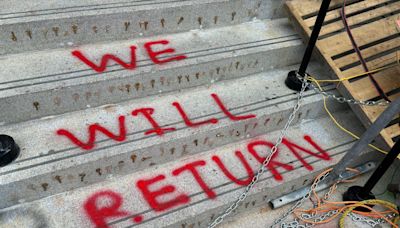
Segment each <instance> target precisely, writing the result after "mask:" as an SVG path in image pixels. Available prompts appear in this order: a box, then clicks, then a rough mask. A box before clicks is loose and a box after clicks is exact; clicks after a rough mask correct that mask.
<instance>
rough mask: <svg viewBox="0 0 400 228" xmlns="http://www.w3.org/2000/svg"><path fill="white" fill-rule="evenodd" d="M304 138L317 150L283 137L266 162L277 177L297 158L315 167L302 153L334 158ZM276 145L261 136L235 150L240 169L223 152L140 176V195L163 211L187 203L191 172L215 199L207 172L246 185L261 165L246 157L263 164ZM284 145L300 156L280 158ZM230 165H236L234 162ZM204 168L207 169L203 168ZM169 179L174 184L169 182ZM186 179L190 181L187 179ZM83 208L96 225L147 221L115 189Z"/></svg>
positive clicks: (96, 196) (92, 198)
mask: <svg viewBox="0 0 400 228" xmlns="http://www.w3.org/2000/svg"><path fill="white" fill-rule="evenodd" d="M304 140H305V141H306V142H307V143H308V144H309V145H311V147H312V148H314V150H316V152H313V151H312V150H311V149H307V148H305V147H303V146H300V145H298V144H296V143H294V142H292V141H290V140H289V139H286V138H285V139H284V140H283V141H282V145H283V147H284V148H282V147H280V148H279V149H278V150H277V152H276V153H275V155H274V156H273V157H272V159H271V161H270V163H269V164H268V165H267V166H266V168H267V169H268V170H269V171H270V172H271V174H272V176H273V178H274V179H275V180H277V181H282V180H283V177H282V174H281V171H282V169H284V170H287V171H293V170H294V169H295V167H294V166H293V163H294V162H295V161H296V160H297V161H299V162H300V163H301V164H302V166H303V167H305V168H306V169H308V170H310V171H311V170H313V167H312V165H311V164H310V163H308V162H307V161H306V160H305V159H304V157H303V156H302V155H301V153H303V154H307V155H311V156H312V157H317V158H318V159H322V160H326V161H328V160H331V157H330V156H329V154H328V153H327V152H326V151H324V150H323V149H322V148H321V147H320V146H319V145H318V144H317V143H316V142H315V141H314V140H313V139H312V138H311V136H309V135H305V136H304ZM273 145H274V144H273V143H272V142H270V141H267V140H257V141H253V142H250V143H248V144H247V145H246V146H247V153H246V154H244V153H243V152H241V151H240V150H237V151H234V153H231V154H229V155H228V156H233V155H234V156H236V158H237V159H238V160H239V162H237V164H240V166H241V167H243V169H240V167H239V166H238V165H234V166H233V167H235V168H233V169H234V171H233V172H232V171H230V170H229V169H228V166H227V165H226V164H225V163H224V161H223V160H222V158H221V157H220V156H218V155H212V156H211V158H210V159H209V160H210V161H206V160H203V159H200V160H195V161H191V162H189V163H185V164H182V165H180V166H178V167H176V168H174V169H172V170H171V171H170V172H169V173H170V176H169V177H167V176H166V175H164V174H154V176H153V177H150V178H142V177H139V178H138V179H136V182H135V183H136V190H137V191H138V192H139V193H140V196H141V197H143V199H144V201H145V202H146V203H147V204H148V206H149V207H150V208H151V209H152V210H153V211H155V212H163V211H166V210H170V209H173V208H176V207H180V206H183V205H187V204H189V203H190V201H191V198H190V195H192V194H196V193H197V192H186V193H185V192H183V191H181V190H179V189H178V186H179V185H180V179H179V176H181V175H182V174H184V173H185V174H186V175H188V174H189V175H190V176H191V177H192V178H193V186H195V185H197V186H199V188H201V189H202V191H203V192H204V193H205V195H206V196H207V198H208V199H210V200H213V199H216V198H217V197H218V195H217V193H216V192H215V190H214V189H213V187H211V186H210V185H209V184H208V183H207V182H206V180H205V178H204V177H205V176H206V175H212V176H215V175H219V176H218V177H220V178H221V181H220V182H219V183H218V184H221V183H225V182H226V180H227V181H228V182H229V183H234V184H236V185H238V186H246V185H248V184H249V183H250V182H251V180H252V179H253V177H254V175H255V172H254V170H256V169H257V168H258V167H257V166H252V165H251V163H250V162H249V161H248V159H246V157H253V158H255V159H256V160H257V161H258V163H259V164H262V162H263V161H264V159H265V157H266V156H267V154H268V153H269V151H270V149H271V148H272V147H273ZM281 149H286V150H287V151H288V152H290V153H291V154H293V156H294V157H295V159H296V160H294V161H293V160H292V161H290V162H289V163H283V162H280V161H278V155H279V153H280V150H281ZM285 157H286V156H285ZM215 166H216V167H217V168H218V170H219V172H210V173H209V172H205V170H215ZM230 166H231V167H232V165H231V164H230ZM278 168H279V169H278ZM200 169H201V170H203V171H201V170H200ZM239 171H241V173H243V175H241V176H239V174H238V173H239ZM233 173H236V176H235V174H233ZM152 175H153V174H152ZM243 176H244V177H243ZM163 182H164V183H163ZM166 182H168V183H174V184H167V183H166ZM183 183H186V184H187V182H183ZM234 188H235V187H232V189H234ZM196 195H197V194H196ZM105 199H106V200H107V202H108V204H107V205H104V204H103V205H102V206H100V205H99V203H98V202H99V201H100V200H105ZM134 204H135V202H129V203H127V205H134ZM83 208H84V210H85V212H86V215H87V216H88V217H89V218H90V220H91V221H92V223H93V224H94V225H96V227H109V226H108V224H107V221H109V220H110V219H117V218H121V217H124V218H126V219H131V220H132V221H133V222H135V223H140V222H143V219H144V215H141V214H138V213H133V212H128V211H126V210H124V209H123V196H122V195H121V194H119V193H117V192H115V191H112V190H103V191H99V192H96V193H94V194H93V195H91V196H89V197H88V199H87V200H86V201H85V202H84V204H83Z"/></svg>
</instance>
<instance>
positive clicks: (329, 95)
mask: <svg viewBox="0 0 400 228" xmlns="http://www.w3.org/2000/svg"><path fill="white" fill-rule="evenodd" d="M297 78H298V79H299V80H301V81H304V80H306V79H304V77H303V76H301V75H300V74H297ZM309 86H310V88H311V89H313V90H314V91H315V92H316V93H319V94H321V95H323V96H324V97H326V98H329V99H333V100H336V101H337V102H339V103H348V104H353V105H364V106H376V105H381V106H387V105H389V104H390V102H389V101H361V100H355V99H350V98H346V97H341V96H336V95H335V94H333V93H328V92H325V91H323V90H320V89H319V88H318V87H317V86H315V85H314V84H312V83H309Z"/></svg>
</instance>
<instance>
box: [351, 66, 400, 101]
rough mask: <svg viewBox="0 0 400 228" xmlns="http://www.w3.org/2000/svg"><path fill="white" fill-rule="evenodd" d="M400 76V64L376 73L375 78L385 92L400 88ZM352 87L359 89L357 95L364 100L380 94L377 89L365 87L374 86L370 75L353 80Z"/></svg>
mask: <svg viewBox="0 0 400 228" xmlns="http://www.w3.org/2000/svg"><path fill="white" fill-rule="evenodd" d="M399 77H400V66H399V67H393V68H390V69H387V70H385V71H383V72H380V73H376V74H374V78H375V80H376V81H377V82H378V84H379V85H380V87H381V88H382V89H383V91H385V92H390V91H393V90H395V89H397V88H400V80H398V78H399ZM351 88H352V89H353V90H355V91H358V93H357V95H358V96H359V97H360V98H361V99H363V100H370V99H373V98H375V97H377V96H379V94H378V92H377V91H376V90H375V89H365V88H373V84H372V82H371V80H370V79H369V78H368V77H366V78H363V79H360V80H357V81H355V82H352V83H351Z"/></svg>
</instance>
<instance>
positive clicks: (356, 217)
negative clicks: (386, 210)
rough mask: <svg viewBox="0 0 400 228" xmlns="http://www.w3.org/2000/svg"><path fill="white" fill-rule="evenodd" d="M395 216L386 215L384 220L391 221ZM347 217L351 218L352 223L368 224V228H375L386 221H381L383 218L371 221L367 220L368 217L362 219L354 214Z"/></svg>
mask: <svg viewBox="0 0 400 228" xmlns="http://www.w3.org/2000/svg"><path fill="white" fill-rule="evenodd" d="M395 216H396V214H394V213H393V214H388V215H386V218H387V219H389V220H391V219H392V218H394V217H395ZM349 217H350V218H351V220H353V221H354V222H362V223H365V224H368V225H369V226H371V227H375V226H377V225H380V224H385V223H386V221H385V220H384V219H383V218H378V219H371V218H368V217H364V216H361V215H357V214H355V213H350V214H349Z"/></svg>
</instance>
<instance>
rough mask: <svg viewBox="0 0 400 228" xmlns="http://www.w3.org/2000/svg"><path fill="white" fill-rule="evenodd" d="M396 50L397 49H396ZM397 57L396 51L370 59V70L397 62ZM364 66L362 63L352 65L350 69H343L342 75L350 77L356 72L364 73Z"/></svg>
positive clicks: (368, 63) (368, 64)
mask: <svg viewBox="0 0 400 228" xmlns="http://www.w3.org/2000/svg"><path fill="white" fill-rule="evenodd" d="M394 51H395V50H394ZM396 59H397V54H396V52H394V53H391V54H388V55H385V56H382V57H379V58H376V59H374V60H371V61H368V62H367V66H368V69H369V70H373V69H378V68H380V67H383V66H385V65H388V64H391V63H395V62H396ZM364 72H365V71H364V68H363V67H362V66H361V65H358V66H355V67H352V68H350V69H348V70H345V71H342V77H350V76H353V75H356V74H360V73H364Z"/></svg>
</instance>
